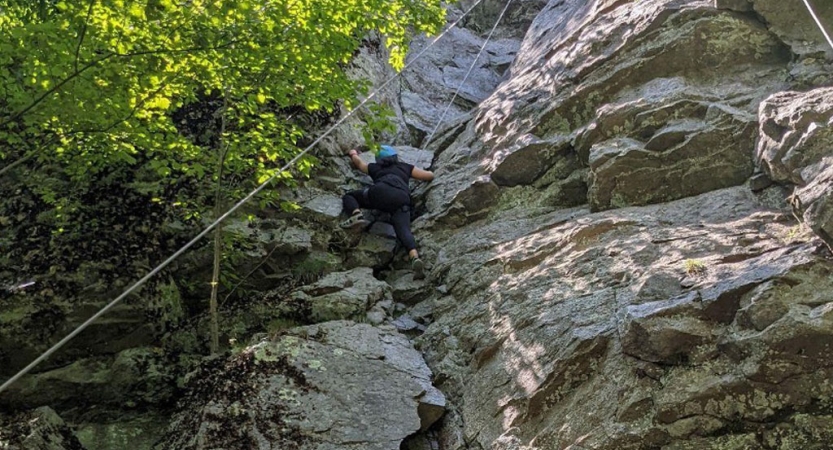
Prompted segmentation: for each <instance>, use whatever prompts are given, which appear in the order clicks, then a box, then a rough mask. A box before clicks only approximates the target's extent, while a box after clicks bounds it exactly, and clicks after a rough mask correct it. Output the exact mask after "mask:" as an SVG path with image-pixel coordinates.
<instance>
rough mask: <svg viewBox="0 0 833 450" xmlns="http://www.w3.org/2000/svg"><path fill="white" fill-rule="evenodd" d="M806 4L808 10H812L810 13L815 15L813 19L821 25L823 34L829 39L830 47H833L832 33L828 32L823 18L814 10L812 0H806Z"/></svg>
mask: <svg viewBox="0 0 833 450" xmlns="http://www.w3.org/2000/svg"><path fill="white" fill-rule="evenodd" d="M804 5H805V6H807V11H809V12H810V15H811V16H813V20H815V21H816V25H818V26H819V29H820V30H821V34H823V35H824V38H825V39H827V43H828V44H830V48H832V49H833V39H830V35H829V34H827V30H825V29H824V25H822V23H821V20H819V16H817V15H816V12H815V11H814V10H813V5H811V4H810V0H804Z"/></svg>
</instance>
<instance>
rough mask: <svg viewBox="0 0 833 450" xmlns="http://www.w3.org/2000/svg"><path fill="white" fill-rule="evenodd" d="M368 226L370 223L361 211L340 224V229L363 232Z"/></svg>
mask: <svg viewBox="0 0 833 450" xmlns="http://www.w3.org/2000/svg"><path fill="white" fill-rule="evenodd" d="M368 225H370V222H368V221H367V220H365V219H364V215H362V213H361V211H360V212H357V213H355V214H353V215H352V216H350V217H349V218H347V219H346V220H344V221H342V222H341V223H339V224H338V226H339V227H341V228H344V229H348V230H361V229H363V228H364V227H366V226H368Z"/></svg>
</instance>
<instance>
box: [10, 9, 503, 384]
mask: <svg viewBox="0 0 833 450" xmlns="http://www.w3.org/2000/svg"><path fill="white" fill-rule="evenodd" d="M482 1H483V0H477V1H476V2H475V3H474V4H473V5H472V6H471V7H470V8H469V9H467V10H466V11H465V12H464V13H463V15H461V16H460V17H459V18H457V20H455V21H454V22H452V23H451V25H449V26H448V27H447V28H446V29H445V30H444V31H443V32H442V33H440V34H439V35H438V36H437V37H436V38H434V40H432V41H431V43H430V44H428V45H427V46H426V47H425V48H424V49H422V51H420V52H419V53H417V55H416V56H415V57H414V59H412V60H411V62H409V63H408V64H406V65H405V66H404V67H403V68H402V70H401V71H400V72H399V73H397V74H396V75H394V76H392V77H390V78H388V79H387V81H385V82H384V83H382V85H381V86H379V87H378V88H376V90H374V91H373V92H372V93H371V94H370V95H368V96H367V98H366V99H364V100H363V101H362V102H361V103H359V105H358V106H357V107H356V108H354V109H353V110H352V111H350V112H349V113H347V114H346V115H345V116H344V117H342V118H341V119H339V120H338V121H337V122H336V123H335V124H334V125H332V126H331V127H330V128H328V129H327V131H325V132H324V133H323V134H322V135H321V136H319V137H318V138H316V139H315V141H313V143H312V144H310V145H309V146H307V147H306V148H305V149H304V150H303V151H301V153H298V154H297V155H296V156H295V157H294V158H292V159H291V160H290V161H289V162H288V163H286V165H284V166H283V167H282V168H281V169H280V170H279V171H278V172H276V173H275V175H272V176H271V177H270V178H269V179H268V180H266V181H264V182H263V183H262V184H261V185H260V186H258V187H257V188H255V190H253V191H252V192H250V193H249V194H248V195H247V196H245V197H244V198H243V199H242V200H240V201H239V202H237V203H236V204H235V205H234V206H232V207H231V208H230V209H229V210H228V211H226V212H225V213H224V214H223V215H222V216H220V217H218V218H217V219H215V220H214V222H212V223H211V224H210V225H208V226H207V227H206V228H205V229H204V230H202V232H200V233H199V234H198V235H196V236H195V237H194V238H193V239H191V240H190V241H189V242H188V243H187V244H185V245H183V246H182V248H180V249H179V250H177V251H176V252H175V253H174V254H173V255H171V256H170V257H168V259H166V260H165V261H163V262H162V263H161V264H159V265H158V266H156V268H154V269H153V270H151V271H150V272H148V274H147V275H145V276H144V277H142V278H141V279H140V280H139V281H137V282H136V283H135V284H133V285H132V286H130V287H129V288H128V289H127V290H125V291H124V292H123V293H122V294H121V295H119V296H118V297H116V298H115V300H113V301H111V302H110V303H108V304H107V305H106V306H104V307H103V308H101V309H100V310H99V311H98V312H97V313H95V314H94V315H93V316H92V317H90V318H89V319H87V320H86V321H85V322H84V323H82V324H81V325H79V326H78V328H76V329H75V330H73V331H72V332H71V333H70V334H68V335H66V337H64V338H63V339H61V340H60V341H58V343H56V344H55V345H53V346H52V347H50V348H49V349H48V350H46V351H45V352H44V353H43V354H41V355H40V356H38V357H37V358H36V359H35V360H34V361H32V362H31V363H30V364H29V365H28V366H26V367H24V368H23V369H21V370H20V371H19V372H18V373H17V374H15V375H14V376H13V377H11V378H9V379H8V380H6V382H5V383H3V384H2V385H0V392H3V391H4V390H6V389H7V388H8V387H9V386H11V385H12V384H14V382H16V381H17V380H19V379H20V378H21V377H22V376H24V375H26V374H27V373H29V372H30V371H31V370H32V369H33V368H35V366H37V365H38V364H40V363H41V362H43V361H44V360H45V359H47V358H49V357H50V356H51V355H52V354H53V353H55V352H56V351H58V350H59V349H60V348H61V347H63V346H64V345H66V343H67V342H69V341H70V340H72V338H74V337H75V336H77V335H78V334H79V333H81V332H82V331H84V330H85V329H86V328H87V327H89V326H90V325H91V324H92V323H93V322H95V321H96V320H97V319H98V318H99V317H101V316H103V315H104V314H106V313H107V312H108V311H110V310H111V309H112V308H113V307H114V306H116V305H117V304H118V303H119V302H121V301H122V300H123V299H124V298H125V297H127V296H128V295H130V294H132V293H133V292H134V291H135V290H136V289H138V288H139V287H141V286H142V285H143V284H145V283H146V282H147V281H148V280H149V279H150V278H151V277H153V276H154V275H156V274H157V273H159V272H160V271H161V270H162V269H164V268H165V267H167V266H168V265H170V264H171V263H172V262H173V261H174V260H176V259H177V258H178V257H180V256H181V255H182V254H183V253H185V251H186V250H188V249H189V248H191V247H192V246H193V245H194V244H196V243H197V242H198V241H199V240H200V239H202V238H203V237H205V236H206V235H207V234H208V233H209V232H211V230H213V229H214V228H215V227H216V226H217V225H219V224H220V222H222V221H223V220H225V219H226V218H228V217H229V216H230V215H232V214H233V213H234V212H235V211H237V210H238V209H239V208H240V207H241V206H243V205H244V204H246V203H247V202H248V201H249V200H251V199H252V198H253V197H254V196H255V195H257V194H258V193H259V192H260V191H262V190H263V189H265V188H266V186H268V185H269V184H270V183H271V182H272V181H273V180H274V179H275V178H276V177H277V176H278V175H280V174H281V173H283V172H284V171H286V170H287V169H289V168H290V167H292V166H293V165H294V164H295V163H296V162H298V160H299V159H301V157H302V156H304V155H305V154H307V153H308V152H309V151H310V150H311V149H312V148H313V147H315V146H316V145H318V143H320V142H321V141H322V140H323V139H324V138H325V137H327V136H329V134H330V133H332V132H333V130H335V129H336V128H337V127H338V126H339V125H341V124H342V123H344V122H345V121H346V120H347V119H349V118H350V117H351V116H353V114H355V113H356V112H357V111H358V110H359V109H361V107H362V106H364V105H366V104H367V103H368V102H369V101H370V100H371V99H373V98H374V97H375V96H376V95H377V94H378V93H379V92H381V91H382V90H383V89H384V88H385V87H387V85H388V84H390V83H391V82H392V81H393V80H395V79H397V78H399V77H400V76H402V73H404V72H405V71H406V70H408V68H409V67H411V66H412V65H413V64H414V63H415V62H416V61H417V60H419V59H420V58H421V57H422V56H423V55H425V53H426V52H427V51H428V49H430V48H431V47H432V46H434V44H436V43H437V41H439V40H440V39H442V38H443V37H444V36H445V35H446V34H448V32H449V31H451V30H452V29H453V28H454V27H456V26H457V25H458V24H459V23H460V21H462V20H463V18H464V17H466V16H467V15H468V14H469V13H470V12H471V11H472V10H474V8H475V7H477V5H479V4H480V3H481V2H482ZM510 1H511V0H510Z"/></svg>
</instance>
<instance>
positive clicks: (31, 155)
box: [0, 152, 35, 176]
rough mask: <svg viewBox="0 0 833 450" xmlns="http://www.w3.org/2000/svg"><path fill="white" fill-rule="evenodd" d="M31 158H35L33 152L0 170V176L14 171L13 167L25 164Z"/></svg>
mask: <svg viewBox="0 0 833 450" xmlns="http://www.w3.org/2000/svg"><path fill="white" fill-rule="evenodd" d="M33 156H35V153H34V152H32V153H29V154H28V155H25V156H23V157H22V158H20V159H18V160H17V161H15V162H13V163H11V164H9V165H8V166H6V167H4V168H2V169H0V176H3V174H5V173H6V172H8V171H10V170H12V169H14V168H15V167H17V166H19V165H21V164H23V163H25V162H26V161H29V160H30V159H32V157H33Z"/></svg>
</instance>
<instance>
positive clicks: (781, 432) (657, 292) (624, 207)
mask: <svg viewBox="0 0 833 450" xmlns="http://www.w3.org/2000/svg"><path fill="white" fill-rule="evenodd" d="M784 7H785V6H783V5H781V4H780V3H778V2H773V1H766V0H760V1H758V0H755V1H751V2H745V1H731V2H730V1H717V2H713V1H694V0H692V1H671V0H648V1H640V2H620V1H612V0H609V1H608V0H597V1H570V0H568V1H551V2H549V4H548V5H547V7H546V8H544V10H543V11H542V12H541V13H540V14H539V15H538V17H537V18H536V19H535V21H534V22H533V23H532V25H531V27H530V30H529V31H528V33H527V35H526V37H525V39H524V41H523V43H522V44H521V47H520V50H519V51H518V57H517V59H516V60H515V61H514V62H513V64H512V66H511V67H510V69H509V74H508V79H507V80H506V81H505V82H504V83H502V84H501V85H500V86H499V87H498V88H497V90H496V92H495V93H494V94H492V95H491V96H489V97H488V98H487V99H486V100H485V101H483V102H482V103H481V104H480V105H479V106H478V107H477V108H476V109H475V111H474V112H473V114H472V115H471V119H470V120H468V121H465V122H462V123H460V124H459V125H457V129H456V130H455V131H454V132H453V133H451V134H449V135H448V136H449V138H448V139H449V140H448V145H445V146H441V147H440V148H438V149H437V154H438V157H437V159H436V163H435V169H436V174H437V181H435V182H434V183H433V185H432V186H431V187H430V188H429V189H428V190H427V192H426V200H425V202H426V206H427V209H428V211H429V215H428V216H426V217H424V218H422V219H421V220H420V221H419V228H418V233H423V234H429V235H430V239H429V242H427V243H426V246H425V247H426V249H425V252H424V253H426V254H430V255H432V257H433V259H434V260H435V261H436V266H435V267H434V268H433V270H432V274H431V276H432V281H433V282H434V283H435V284H437V285H441V286H443V287H444V291H443V292H434V293H433V294H432V295H433V296H432V298H431V299H430V300H426V302H427V303H430V302H433V304H434V305H437V308H436V309H435V310H434V312H433V314H432V320H433V322H431V323H430V324H428V325H427V329H426V331H425V334H424V335H423V336H422V337H420V338H419V340H418V344H419V347H420V348H421V349H423V350H424V351H425V352H426V358H427V361H428V363H429V365H430V366H431V367H432V369H433V370H434V372H435V373H436V380H437V382H438V383H439V384H438V386H439V387H440V388H441V389H443V390H444V392H446V393H447V394H449V397H450V404H451V405H452V408H451V411H450V413H449V414H448V415H446V418H445V419H444V421H443V425H444V426H443V427H442V429H441V432H440V436H439V438H438V445H439V446H440V447H441V448H449V449H462V448H483V449H486V448H489V449H536V448H540V449H545V448H546V449H551V448H552V449H562V448H563V449H567V448H570V449H574V448H575V449H577V448H593V449H611V450H612V449H627V448H633V449H639V448H666V449H683V448H714V449H717V448H720V449H725V448H765V449H769V448H772V449H775V448H779V449H786V448H810V447H811V446H812V445H817V444H819V443H821V442H826V439H827V436H828V435H829V431H827V430H828V426H829V423H830V416H829V412H828V410H827V408H826V406H820V405H827V403H828V402H829V398H831V395H833V392H831V389H830V387H829V383H827V382H825V381H824V380H826V379H827V378H828V377H829V376H830V375H831V371H833V366H831V365H830V364H829V363H828V362H826V361H829V358H830V355H829V348H831V347H830V345H831V344H833V332H831V331H830V330H831V329H833V328H831V325H833V324H831V323H830V320H831V318H830V315H829V313H828V311H829V310H830V299H829V295H828V294H825V293H829V292H831V289H833V285H831V282H830V275H831V273H833V263H831V261H830V260H829V255H828V254H827V253H826V250H825V249H824V247H823V246H821V245H819V242H818V241H817V240H813V238H812V237H806V236H799V237H798V238H797V235H798V234H800V233H796V230H797V227H796V224H795V222H794V221H793V217H792V215H791V214H789V211H788V210H787V209H786V208H785V206H786V203H785V199H784V197H785V195H784V191H783V189H782V188H781V186H779V185H774V186H771V185H770V184H769V183H770V182H769V181H768V179H770V178H771V179H773V180H775V181H776V182H777V183H780V184H786V183H788V182H789V183H806V186H813V187H812V188H809V189H808V191H812V192H816V193H818V194H813V195H817V197H812V199H811V197H810V195H811V194H810V192H808V193H807V194H805V196H806V197H807V200H808V201H809V203H807V205H810V204H818V205H819V206H817V207H816V208H818V209H816V210H814V211H823V210H824V209H823V208H821V207H820V206H821V205H824V202H825V201H826V200H824V195H826V192H827V191H829V188H827V184H826V183H828V182H827V181H826V180H827V176H826V175H825V174H824V172H823V170H822V171H817V172H814V173H813V174H812V175H811V177H810V178H807V179H800V180H799V179H796V178H794V177H793V178H790V176H793V175H794V174H795V173H802V171H805V172H807V171H808V169H807V168H808V167H809V168H810V169H809V171H813V170H817V169H818V168H819V167H820V166H818V165H814V164H816V163H817V162H818V161H820V160H824V157H822V158H821V159H819V158H818V157H815V156H812V155H814V154H815V155H819V154H821V155H829V154H830V152H829V149H828V150H822V148H823V146H824V145H826V144H825V143H826V139H827V138H826V134H825V133H826V129H827V128H828V125H829V124H828V123H827V122H829V120H828V119H829V117H828V116H829V114H827V109H828V108H827V107H826V106H825V105H826V103H825V102H826V100H820V101H815V102H810V105H807V106H801V107H798V106H797V105H801V104H804V103H805V102H806V100H807V99H809V98H811V97H812V98H819V97H820V95H819V93H813V94H806V95H804V94H779V95H777V96H775V97H773V98H770V99H768V100H766V101H764V100H765V99H767V97H769V96H770V95H771V94H774V93H777V92H779V91H783V90H784V89H785V88H789V87H790V86H796V87H801V86H807V85H812V84H814V83H818V82H819V80H827V79H829V75H824V72H825V70H824V67H825V66H826V65H827V62H826V61H825V60H824V57H825V55H824V53H823V52H822V49H823V46H822V44H823V41H821V40H820V34H817V33H815V31H814V30H813V28H814V24H813V23H812V21H811V19H810V18H809V16H805V15H802V14H798V12H797V10H793V13H791V14H780V13H778V11H779V10H781V9H783V8H784ZM820 13H821V14H822V15H823V17H824V18H826V19H827V20H828V21H829V22H831V23H833V10H830V9H829V8H828V7H827V6H822V7H821V8H820ZM795 27H801V28H802V29H801V30H800V31H792V29H793V28H795ZM821 97H824V96H821ZM781 98H783V100H780V99H781ZM799 98H800V100H799ZM762 102H763V103H762ZM790 104H792V105H793V106H792V107H790V106H787V105H790ZM768 105H772V106H768ZM791 108H792V109H791ZM770 118H771V119H770ZM813 122H818V123H817V124H813ZM759 123H760V126H759ZM767 123H770V124H769V125H767ZM759 134H760V135H761V141H760V142H761V144H759V146H758V150H757V157H756V149H755V143H756V139H757V138H758V135H759ZM768 136H773V137H768ZM799 143H800V144H799ZM805 144H806V145H807V146H808V147H807V148H806V150H803V146H804V145H805ZM793 146H794V147H796V148H795V149H793V148H792V147H793ZM815 149H819V151H820V153H816V152H815ZM788 152H792V153H791V154H790V156H789V157H787V156H786V155H787V153H788ZM805 152H806V153H805ZM764 154H766V156H764ZM802 155H806V156H802ZM825 157H826V156H825ZM813 158H815V159H813ZM782 160H783V162H782ZM756 161H758V163H759V164H758V165H760V166H763V167H765V172H767V176H761V175H757V176H756V177H755V180H756V181H755V182H754V183H750V184H749V185H747V182H748V180H750V177H752V176H753V174H754V173H755V171H756ZM825 164H826V163H825ZM778 166H786V167H787V169H786V170H782V169H778V168H777V167H778ZM821 167H823V169H826V165H823V164H822V166H821ZM779 171H780V172H783V173H785V174H789V175H785V176H781V177H779V176H778V175H775V173H777V172H779ZM796 171H797V172H796ZM808 173H809V172H808ZM801 186H805V184H801ZM750 187H751V188H754V191H755V193H753V192H752V189H750ZM799 192H800V190H798V191H796V195H795V196H794V198H795V197H797V196H798V195H801V194H799ZM822 193H824V194H822ZM802 204H803V202H802ZM800 214H804V212H803V211H802V212H800ZM824 217H825V216H824V215H823V214H820V213H816V215H815V216H812V220H810V218H808V219H807V222H808V223H811V226H812V227H813V229H814V230H817V229H820V228H821V227H822V226H821V225H820V224H821V223H823V222H824V220H826V219H824ZM813 224H815V225H813ZM819 235H822V233H821V232H819ZM805 355H807V356H806V357H805Z"/></svg>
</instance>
